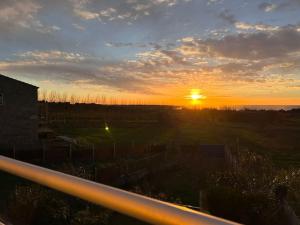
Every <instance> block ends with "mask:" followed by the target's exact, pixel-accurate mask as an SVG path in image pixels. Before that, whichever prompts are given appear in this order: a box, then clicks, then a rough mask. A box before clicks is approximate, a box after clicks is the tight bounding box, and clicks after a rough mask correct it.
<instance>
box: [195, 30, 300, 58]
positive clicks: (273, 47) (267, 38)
mask: <svg viewBox="0 0 300 225" xmlns="http://www.w3.org/2000/svg"><path fill="white" fill-rule="evenodd" d="M200 44H201V45H205V46H209V49H210V50H209V51H211V53H212V54H216V55H220V56H224V57H229V58H237V59H257V60H258V59H264V58H271V57H283V56H286V55H287V54H289V53H292V52H297V51H299V50H300V32H299V31H297V30H296V29H295V28H294V27H293V26H291V27H289V26H288V27H284V28H281V29H279V30H278V31H274V32H256V33H250V34H247V33H245V34H238V35H227V36H225V37H224V38H222V39H220V40H214V39H209V40H206V41H200Z"/></svg>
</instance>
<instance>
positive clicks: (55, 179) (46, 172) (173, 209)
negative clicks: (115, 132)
mask: <svg viewBox="0 0 300 225" xmlns="http://www.w3.org/2000/svg"><path fill="white" fill-rule="evenodd" d="M0 170H3V171H5V172H8V173H11V174H14V175H16V176H19V177H22V178H25V179H28V180H31V181H34V182H36V183H39V184H42V185H45V186H47V187H50V188H53V189H56V190H59V191H62V192H64V193H67V194H70V195H73V196H76V197H79V198H81V199H84V200H87V201H89V202H93V203H95V204H98V205H101V206H104V207H106V208H109V209H112V210H115V211H117V212H120V213H123V214H126V215H128V216H131V217H134V218H137V219H139V220H141V221H145V222H148V223H150V224H158V225H213V224H214V225H215V224H218V225H229V224H231V225H233V224H237V223H234V222H231V221H228V220H225V219H221V218H217V217H214V216H211V215H208V214H205V213H201V212H197V211H194V210H191V209H188V208H186V207H181V206H178V205H174V204H171V203H166V202H163V201H159V200H156V199H152V198H149V197H145V196H142V195H138V194H135V193H131V192H128V191H124V190H121V189H117V188H114V187H110V186H107V185H103V184H99V183H96V182H92V181H89V180H85V179H82V178H79V177H75V176H71V175H67V174H64V173H61V172H57V171H54V170H50V169H46V168H43V167H40V166H36V165H32V164H29V163H25V162H21V161H18V160H14V159H11V158H7V157H4V156H0Z"/></svg>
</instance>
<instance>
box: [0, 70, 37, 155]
mask: <svg viewBox="0 0 300 225" xmlns="http://www.w3.org/2000/svg"><path fill="white" fill-rule="evenodd" d="M37 90H38V87H36V86H33V85H30V84H27V83H24V82H22V81H18V80H15V79H12V78H9V77H6V76H4V75H1V74H0V148H13V147H14V148H16V149H23V150H26V149H32V148H36V147H38V134H37V130H38V100H37ZM0 151H1V149H0Z"/></svg>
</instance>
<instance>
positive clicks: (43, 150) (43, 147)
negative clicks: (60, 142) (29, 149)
mask: <svg viewBox="0 0 300 225" xmlns="http://www.w3.org/2000/svg"><path fill="white" fill-rule="evenodd" d="M42 161H43V163H45V162H46V144H45V142H43V145H42Z"/></svg>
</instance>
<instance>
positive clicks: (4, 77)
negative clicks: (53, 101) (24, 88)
mask: <svg viewBox="0 0 300 225" xmlns="http://www.w3.org/2000/svg"><path fill="white" fill-rule="evenodd" d="M0 79H7V80H12V81H15V82H18V83H21V84H23V85H28V86H31V87H35V88H39V87H37V86H35V85H32V84H28V83H26V82H23V81H20V80H17V79H14V78H11V77H8V76H5V75H3V74H0Z"/></svg>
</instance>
